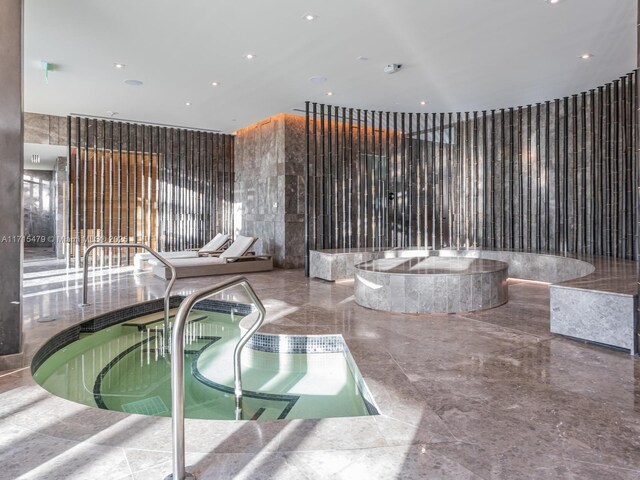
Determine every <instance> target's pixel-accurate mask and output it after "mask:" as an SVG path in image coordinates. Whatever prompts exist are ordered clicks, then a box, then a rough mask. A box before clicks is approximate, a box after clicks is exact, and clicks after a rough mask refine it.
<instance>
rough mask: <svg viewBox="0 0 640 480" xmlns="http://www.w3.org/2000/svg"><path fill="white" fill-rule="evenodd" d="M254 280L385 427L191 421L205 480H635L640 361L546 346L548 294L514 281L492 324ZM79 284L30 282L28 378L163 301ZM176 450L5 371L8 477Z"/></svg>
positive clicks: (114, 277) (92, 471)
mask: <svg viewBox="0 0 640 480" xmlns="http://www.w3.org/2000/svg"><path fill="white" fill-rule="evenodd" d="M51 268H53V270H52V269H51ZM248 277H249V280H250V282H251V283H252V285H253V286H254V288H255V289H256V291H257V292H258V295H259V296H260V297H261V298H262V299H263V301H264V302H265V304H266V306H267V310H268V322H269V323H268V325H266V326H265V327H263V328H264V330H265V331H270V332H290V333H309V334H314V333H341V334H342V335H343V336H344V338H345V340H346V341H347V343H348V345H349V348H350V350H351V352H352V354H353V356H354V358H355V360H356V362H357V364H358V366H359V368H360V370H361V372H362V373H363V375H364V377H365V380H366V382H367V384H368V386H369V388H370V389H371V391H372V393H373V396H374V398H375V400H376V402H377V404H378V407H379V408H380V411H381V413H382V414H381V415H380V416H375V417H358V418H342V419H340V418H334V419H324V420H291V421H274V422H235V421H224V422H223V421H217V422H212V421H202V420H189V421H188V422H187V450H188V454H187V462H188V464H190V465H192V468H191V469H192V470H193V471H194V472H196V473H197V474H198V476H199V478H206V479H209V478H210V479H226V478H247V479H271V478H277V479H316V478H319V479H324V478H344V479H350V480H351V479H361V478H362V479H391V478H399V479H414V478H415V479H418V478H424V479H439V478H453V479H467V478H469V479H472V478H477V479H508V480H511V479H530V478H531V479H556V478H560V479H564V478H567V479H577V478H580V479H607V480H613V479H640V360H639V359H637V358H634V357H632V356H630V355H628V354H625V353H620V352H616V351H612V350H608V349H605V348H601V347H595V346H589V345H585V344H582V343H578V342H575V341H571V340H567V339H563V338H559V337H557V336H554V335H551V334H550V333H549V313H548V310H549V289H548V287H547V286H546V285H545V284H539V283H534V282H519V281H510V288H509V297H510V298H509V302H508V303H507V304H506V305H503V306H501V307H498V308H495V309H492V310H486V311H482V312H478V313H473V314H462V315H461V314H456V315H406V314H393V313H388V312H377V311H373V310H367V309H365V308H363V307H360V306H358V305H357V304H356V303H355V302H354V299H353V282H352V281H344V282H337V283H329V282H325V281H322V280H316V279H308V278H305V277H304V275H303V273H302V271H299V270H276V271H274V272H269V273H259V274H251V275H248ZM80 278H81V275H80V274H79V273H78V272H75V271H71V272H68V271H66V270H65V269H64V266H63V265H60V264H52V265H50V268H49V269H47V268H45V267H44V266H43V265H39V266H37V267H36V266H34V267H32V268H31V269H28V270H27V271H26V272H25V288H24V324H25V341H26V354H27V355H26V356H27V359H26V360H25V365H28V359H29V358H30V357H31V356H32V355H33V353H34V352H35V351H36V350H37V348H38V347H39V346H40V345H41V344H42V343H43V342H44V341H45V340H46V339H47V338H49V337H50V336H51V335H53V334H54V333H56V332H58V331H60V330H62V329H63V328H65V327H67V326H69V325H72V324H74V323H77V322H79V321H81V320H83V319H86V318H90V317H91V316H93V315H95V314H97V313H100V312H104V311H107V310H111V309H114V308H117V307H120V306H124V305H128V304H131V303H134V302H138V301H143V300H147V299H151V298H155V297H157V296H160V295H161V294H162V292H163V290H164V282H163V281H161V280H159V279H157V278H154V277H153V276H151V274H148V273H144V274H137V275H136V274H133V273H132V272H131V271H130V269H127V268H124V269H120V270H114V271H111V272H105V271H98V272H96V273H95V275H92V278H91V285H92V286H91V288H90V292H89V293H90V295H89V298H90V301H91V302H92V305H91V306H89V307H85V308H84V309H82V308H80V307H78V304H79V303H80V297H81V285H80V283H79V282H80ZM219 279H220V277H217V278H216V277H209V278H196V279H187V280H179V281H178V283H177V284H176V289H175V290H176V291H177V292H185V293H186V292H190V291H193V290H194V289H196V288H198V287H201V286H205V285H210V284H212V283H213V282H216V281H217V280H219ZM229 296H233V294H227V295H226V297H229ZM238 298H242V295H241V294H238ZM169 450H170V424H169V420H168V419H166V418H155V417H144V416H137V415H128V414H124V413H119V412H110V411H104V410H98V409H92V408H88V407H84V406H81V405H77V404H74V403H71V402H68V401H66V400H62V399H59V398H56V397H53V396H51V395H49V394H48V393H47V392H46V391H44V390H43V389H41V388H40V387H39V386H37V385H35V384H34V382H33V380H32V378H31V375H30V373H29V369H28V367H25V368H23V369H20V370H16V371H12V372H0V465H1V468H0V479H15V478H21V479H22V478H24V479H27V478H42V479H45V478H46V479H58V478H59V479H76V478H78V479H80V478H100V479H130V478H131V479H134V478H135V479H161V478H164V475H166V474H167V473H168V472H169V470H170V459H171V457H170V453H169Z"/></svg>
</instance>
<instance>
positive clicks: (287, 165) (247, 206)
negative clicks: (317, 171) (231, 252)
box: [234, 114, 306, 268]
mask: <svg viewBox="0 0 640 480" xmlns="http://www.w3.org/2000/svg"><path fill="white" fill-rule="evenodd" d="M305 150H306V144H305V119H304V118H303V117H298V116H295V115H287V114H279V115H276V116H274V117H271V118H268V119H266V120H263V121H261V122H258V123H256V124H254V125H251V126H249V127H246V128H243V129H242V130H238V131H237V132H236V137H235V159H234V161H235V186H234V227H235V233H236V234H241V235H248V236H253V237H258V242H257V243H256V246H255V250H256V252H258V253H270V254H272V255H273V259H274V264H275V265H276V266H277V267H280V268H301V267H303V266H304V211H305V203H304V175H305V173H304V164H305V163H304V162H305Z"/></svg>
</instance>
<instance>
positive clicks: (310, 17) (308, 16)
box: [302, 13, 318, 22]
mask: <svg viewBox="0 0 640 480" xmlns="http://www.w3.org/2000/svg"><path fill="white" fill-rule="evenodd" d="M302 18H304V19H305V20H308V21H310V22H312V21H314V20H316V19H317V18H318V15H316V14H315V13H305V14H304V15H303V16H302Z"/></svg>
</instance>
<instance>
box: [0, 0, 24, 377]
mask: <svg viewBox="0 0 640 480" xmlns="http://www.w3.org/2000/svg"><path fill="white" fill-rule="evenodd" d="M0 45H2V48H0V64H1V65H2V68H0V162H1V165H2V175H0V198H1V200H2V201H1V202H0V205H2V207H1V208H0V238H2V239H4V240H6V241H4V240H3V241H2V242H1V243H0V252H1V253H2V256H1V258H2V268H1V269H0V281H1V283H2V290H1V292H0V355H9V354H15V353H19V352H20V351H21V349H22V306H21V302H22V256H23V253H22V242H21V236H22V234H23V228H22V222H23V219H22V217H23V215H22V175H23V169H24V167H23V131H22V1H21V0H4V1H3V2H0ZM2 365H3V364H2ZM11 366H13V365H6V366H5V367H6V368H10V367H11Z"/></svg>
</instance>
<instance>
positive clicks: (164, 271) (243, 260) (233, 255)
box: [149, 235, 273, 280]
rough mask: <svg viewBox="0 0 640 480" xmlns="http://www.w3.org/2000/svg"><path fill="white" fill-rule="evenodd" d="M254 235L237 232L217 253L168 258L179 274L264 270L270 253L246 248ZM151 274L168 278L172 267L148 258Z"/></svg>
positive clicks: (269, 263)
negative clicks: (229, 243) (238, 233)
mask: <svg viewBox="0 0 640 480" xmlns="http://www.w3.org/2000/svg"><path fill="white" fill-rule="evenodd" d="M255 241H256V239H255V238H253V237H245V236H242V235H238V236H237V237H236V240H235V241H234V242H233V243H232V244H231V245H230V246H229V248H227V249H226V250H225V251H224V252H222V253H220V254H210V255H206V256H200V257H192V258H176V259H170V260H169V262H170V263H171V265H173V266H174V267H175V269H176V272H177V274H178V278H187V277H204V276H209V275H224V274H229V273H248V272H267V271H270V270H273V259H272V258H271V255H256V254H255V253H253V252H250V251H249V249H250V248H251V246H252V245H253V244H254V243H255ZM149 264H150V265H151V268H152V271H153V274H154V275H156V276H157V277H160V278H164V279H165V280H168V279H170V278H171V270H170V269H169V268H167V267H166V266H164V265H163V264H162V263H160V262H159V261H158V260H156V259H155V258H154V259H151V260H149Z"/></svg>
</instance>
